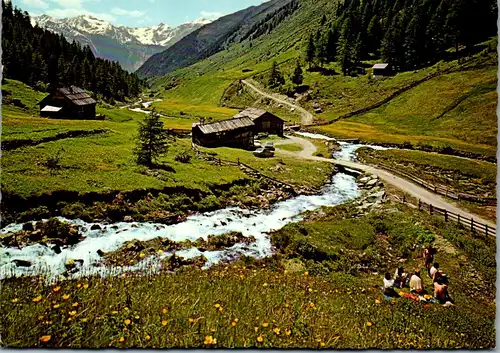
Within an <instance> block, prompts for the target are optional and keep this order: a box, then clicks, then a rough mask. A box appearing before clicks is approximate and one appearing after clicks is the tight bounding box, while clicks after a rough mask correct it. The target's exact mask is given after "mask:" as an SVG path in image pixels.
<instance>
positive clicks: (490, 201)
mask: <svg viewBox="0 0 500 353" xmlns="http://www.w3.org/2000/svg"><path fill="white" fill-rule="evenodd" d="M373 166H374V167H380V168H382V169H384V170H387V171H389V172H391V173H394V174H397V175H399V176H402V177H404V178H406V179H409V180H411V181H413V182H414V183H415V184H418V185H420V186H423V187H424V188H426V189H428V190H430V191H433V192H435V193H436V194H439V195H443V196H446V197H449V198H451V199H453V200H457V201H460V200H464V201H471V202H476V203H480V204H483V205H489V206H496V204H497V200H496V198H491V197H478V196H476V195H472V194H466V193H461V192H456V191H454V190H452V189H450V188H449V187H444V186H442V185H437V184H433V183H430V182H428V181H425V180H423V179H420V178H418V177H416V176H414V175H411V174H409V173H406V172H403V171H401V170H399V169H395V168H392V167H390V166H388V165H386V164H376V165H373Z"/></svg>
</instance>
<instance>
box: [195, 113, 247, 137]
mask: <svg viewBox="0 0 500 353" xmlns="http://www.w3.org/2000/svg"><path fill="white" fill-rule="evenodd" d="M196 126H198V128H199V129H200V130H201V132H202V133H204V134H205V135H209V134H215V133H217V132H223V131H231V130H236V129H240V128H245V127H252V126H255V124H254V123H253V121H252V119H250V118H248V117H245V118H235V119H229V120H221V121H217V122H215V123H211V124H196ZM193 127H194V124H193Z"/></svg>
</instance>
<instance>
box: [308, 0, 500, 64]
mask: <svg viewBox="0 0 500 353" xmlns="http://www.w3.org/2000/svg"><path fill="white" fill-rule="evenodd" d="M496 18H497V3H496V1H495V0H397V1H393V0H369V1H360V0H349V1H345V2H344V3H340V4H339V7H338V8H337V16H336V18H335V19H333V20H332V19H327V17H326V16H325V17H323V19H322V21H321V23H322V24H323V25H325V27H326V28H327V29H326V30H321V29H319V30H318V31H317V32H316V33H314V34H313V33H311V36H310V38H309V43H308V54H307V59H308V61H310V62H311V61H312V62H314V61H316V62H315V63H319V64H321V63H325V62H331V61H334V60H337V61H338V62H339V63H340V64H341V66H342V70H343V71H344V73H347V71H348V69H349V67H351V66H353V65H357V64H359V63H360V62H361V61H362V60H366V59H370V58H374V57H376V58H378V57H380V58H381V59H382V60H383V61H386V62H390V63H392V64H393V65H394V66H396V67H397V68H399V69H400V70H413V69H416V68H420V67H424V66H429V65H430V64H432V63H434V62H436V61H439V60H441V59H444V58H446V57H447V56H448V57H449V56H450V55H456V54H458V52H460V51H463V52H464V53H463V54H464V55H469V54H471V52H472V50H473V46H474V44H477V43H479V42H482V41H484V40H486V39H488V38H489V37H490V36H494V35H495V34H496V31H497V27H496ZM329 22H330V23H329ZM450 48H454V51H453V50H452V51H451V52H450V50H449V49H450ZM460 55H462V53H460Z"/></svg>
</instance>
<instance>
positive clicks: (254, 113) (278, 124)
mask: <svg viewBox="0 0 500 353" xmlns="http://www.w3.org/2000/svg"><path fill="white" fill-rule="evenodd" d="M233 118H234V119H238V118H250V119H251V120H252V121H253V122H254V124H255V133H256V134H257V133H259V132H267V133H270V134H276V135H278V136H283V127H284V125H285V122H284V121H283V120H282V119H280V118H278V117H277V116H276V115H274V114H272V113H269V112H266V111H265V110H264V109H260V108H254V107H250V108H247V109H245V110H244V111H242V112H241V113H238V114H236V115H235V116H233Z"/></svg>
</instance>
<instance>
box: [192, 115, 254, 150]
mask: <svg viewBox="0 0 500 353" xmlns="http://www.w3.org/2000/svg"><path fill="white" fill-rule="evenodd" d="M254 129H255V124H254V122H253V121H252V119H250V118H237V119H229V120H222V121H217V122H215V123H211V124H204V123H195V124H193V128H192V135H193V137H192V138H193V142H194V143H195V144H197V145H200V146H205V147H220V146H226V147H236V148H243V149H251V148H252V147H253V146H254V144H253V142H254Z"/></svg>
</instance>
